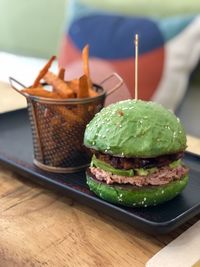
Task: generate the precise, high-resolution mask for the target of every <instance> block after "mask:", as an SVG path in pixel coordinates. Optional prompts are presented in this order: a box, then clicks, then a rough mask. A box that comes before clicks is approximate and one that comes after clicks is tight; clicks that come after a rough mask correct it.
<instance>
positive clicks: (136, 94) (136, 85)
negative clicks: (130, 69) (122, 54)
mask: <svg viewBox="0 0 200 267" xmlns="http://www.w3.org/2000/svg"><path fill="white" fill-rule="evenodd" d="M138 43H139V38H138V34H136V35H135V100H138Z"/></svg>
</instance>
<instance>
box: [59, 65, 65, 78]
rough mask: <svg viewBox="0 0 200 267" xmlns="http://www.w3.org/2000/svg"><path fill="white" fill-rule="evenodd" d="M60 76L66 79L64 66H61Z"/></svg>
mask: <svg viewBox="0 0 200 267" xmlns="http://www.w3.org/2000/svg"><path fill="white" fill-rule="evenodd" d="M58 78H59V79H61V80H63V81H64V79H65V69H64V68H60V70H59V72H58Z"/></svg>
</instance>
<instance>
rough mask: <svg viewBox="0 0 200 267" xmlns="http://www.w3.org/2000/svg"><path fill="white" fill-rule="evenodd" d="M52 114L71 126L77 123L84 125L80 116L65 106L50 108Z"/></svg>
mask: <svg viewBox="0 0 200 267" xmlns="http://www.w3.org/2000/svg"><path fill="white" fill-rule="evenodd" d="M50 109H51V110H52V112H53V113H54V114H55V113H56V114H57V115H59V116H61V118H62V119H64V120H65V121H66V122H67V123H68V124H69V125H74V124H77V123H82V122H83V119H82V118H80V117H79V116H78V115H76V114H75V113H73V112H72V111H71V110H69V109H67V108H66V107H65V106H55V107H51V108H50Z"/></svg>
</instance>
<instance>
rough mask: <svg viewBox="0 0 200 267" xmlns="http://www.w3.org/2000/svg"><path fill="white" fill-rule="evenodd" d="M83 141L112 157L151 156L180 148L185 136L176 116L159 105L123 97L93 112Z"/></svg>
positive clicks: (168, 152)
mask: <svg viewBox="0 0 200 267" xmlns="http://www.w3.org/2000/svg"><path fill="white" fill-rule="evenodd" d="M84 144H85V146H87V147H89V148H92V149H95V150H97V151H100V152H102V153H105V154H110V155H113V156H118V157H139V158H151V157H157V156H160V155H166V154H172V153H177V152H180V151H184V150H185V148H186V135H185V132H184V129H183V127H182V125H181V123H180V121H179V119H178V118H177V117H176V116H175V115H174V114H173V113H172V112H170V111H169V110H167V109H165V108H164V107H162V106H161V105H160V104H157V103H154V102H146V101H142V100H137V101H136V100H125V101H120V102H118V103H115V104H112V105H110V106H108V107H106V108H103V109H102V110H101V111H100V112H99V113H98V114H96V115H95V117H94V118H93V119H92V120H91V122H90V123H89V124H88V125H87V128H86V131H85V136H84Z"/></svg>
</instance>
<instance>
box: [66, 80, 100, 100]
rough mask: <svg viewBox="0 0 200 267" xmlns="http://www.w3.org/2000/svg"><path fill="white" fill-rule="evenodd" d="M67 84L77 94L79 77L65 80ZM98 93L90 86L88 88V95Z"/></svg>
mask: <svg viewBox="0 0 200 267" xmlns="http://www.w3.org/2000/svg"><path fill="white" fill-rule="evenodd" d="M67 85H68V86H69V87H70V88H71V89H72V90H73V91H74V93H76V95H77V94H78V90H79V79H74V80H72V81H67ZM97 95H98V93H97V92H96V91H94V90H93V89H92V88H89V97H95V96H97Z"/></svg>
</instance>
